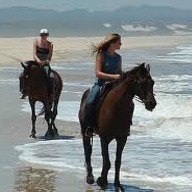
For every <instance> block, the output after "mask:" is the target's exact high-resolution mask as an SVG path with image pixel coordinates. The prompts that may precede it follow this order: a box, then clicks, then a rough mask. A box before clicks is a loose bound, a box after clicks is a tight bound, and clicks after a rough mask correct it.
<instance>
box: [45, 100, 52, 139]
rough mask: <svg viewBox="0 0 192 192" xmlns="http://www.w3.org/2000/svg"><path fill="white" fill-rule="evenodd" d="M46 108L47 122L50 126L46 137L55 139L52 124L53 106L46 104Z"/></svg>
mask: <svg viewBox="0 0 192 192" xmlns="http://www.w3.org/2000/svg"><path fill="white" fill-rule="evenodd" d="M44 106H45V120H46V122H47V126H48V129H47V132H46V134H45V137H48V138H52V137H54V133H53V129H52V124H51V106H50V104H49V103H46V104H44Z"/></svg>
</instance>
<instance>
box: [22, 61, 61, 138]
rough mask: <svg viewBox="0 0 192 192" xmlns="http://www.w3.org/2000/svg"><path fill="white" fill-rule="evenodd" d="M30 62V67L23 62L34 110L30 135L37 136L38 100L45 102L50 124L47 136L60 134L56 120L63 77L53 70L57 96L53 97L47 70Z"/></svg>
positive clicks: (46, 117) (47, 120)
mask: <svg viewBox="0 0 192 192" xmlns="http://www.w3.org/2000/svg"><path fill="white" fill-rule="evenodd" d="M28 64H29V65H28V67H26V65H25V64H24V63H22V62H21V65H22V66H23V68H24V72H23V73H24V78H25V84H26V87H27V90H28V91H27V92H28V99H29V104H30V106H31V112H32V116H31V121H32V130H31V135H30V137H32V138H36V135H35V134H36V129H35V121H36V117H37V116H36V112H35V103H36V101H40V102H42V103H43V107H44V108H43V112H44V113H45V120H46V122H47V125H48V130H47V132H46V134H45V136H46V137H49V138H52V137H54V136H56V135H58V132H57V128H56V126H55V123H54V121H55V118H56V116H57V107H58V102H59V97H60V94H61V90H62V87H63V83H62V79H61V77H60V75H59V74H58V73H57V72H56V71H54V70H52V73H53V77H54V89H55V91H54V92H55V98H54V99H53V98H52V97H51V96H50V94H49V92H50V91H49V89H50V86H49V83H48V78H47V76H46V73H45V71H44V70H43V69H41V68H40V67H39V66H38V65H37V64H35V63H33V62H31V63H30V62H29V63H28Z"/></svg>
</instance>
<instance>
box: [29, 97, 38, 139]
mask: <svg viewBox="0 0 192 192" xmlns="http://www.w3.org/2000/svg"><path fill="white" fill-rule="evenodd" d="M29 104H30V106H31V122H32V130H31V135H30V137H31V138H36V135H35V134H36V130H35V121H36V115H35V101H32V100H29Z"/></svg>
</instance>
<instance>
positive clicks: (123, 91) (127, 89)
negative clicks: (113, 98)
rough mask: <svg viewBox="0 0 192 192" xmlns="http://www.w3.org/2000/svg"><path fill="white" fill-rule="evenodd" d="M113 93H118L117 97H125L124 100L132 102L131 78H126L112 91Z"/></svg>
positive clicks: (133, 94)
mask: <svg viewBox="0 0 192 192" xmlns="http://www.w3.org/2000/svg"><path fill="white" fill-rule="evenodd" d="M113 91H114V92H116V93H118V95H119V97H120V98H122V97H125V98H126V99H130V100H132V99H133V97H134V96H135V92H134V80H133V78H131V77H127V78H126V79H125V80H123V81H122V82H121V83H119V85H118V86H116V87H115V88H114V89H113Z"/></svg>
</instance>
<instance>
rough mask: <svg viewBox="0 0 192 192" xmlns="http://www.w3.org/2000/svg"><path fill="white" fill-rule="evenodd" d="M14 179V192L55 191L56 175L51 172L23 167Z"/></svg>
mask: <svg viewBox="0 0 192 192" xmlns="http://www.w3.org/2000/svg"><path fill="white" fill-rule="evenodd" d="M15 178H16V180H15V184H14V192H45V191H46V192H54V191H56V174H55V172H54V171H52V170H47V169H39V168H38V169H37V168H33V167H23V168H21V169H19V170H17V172H16V176H15Z"/></svg>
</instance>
